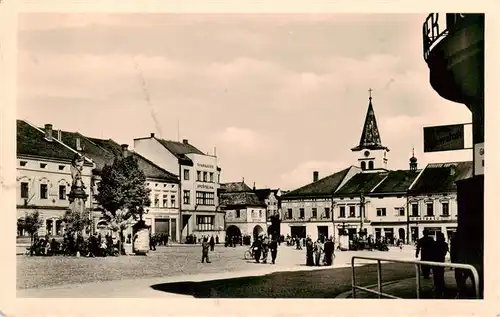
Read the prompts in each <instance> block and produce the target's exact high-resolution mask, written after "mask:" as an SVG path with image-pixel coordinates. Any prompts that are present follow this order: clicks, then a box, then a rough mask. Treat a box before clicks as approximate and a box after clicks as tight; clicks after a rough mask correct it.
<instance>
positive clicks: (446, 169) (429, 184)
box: [409, 161, 473, 194]
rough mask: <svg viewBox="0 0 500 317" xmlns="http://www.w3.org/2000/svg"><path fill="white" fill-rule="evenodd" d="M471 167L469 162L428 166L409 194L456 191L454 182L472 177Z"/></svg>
mask: <svg viewBox="0 0 500 317" xmlns="http://www.w3.org/2000/svg"><path fill="white" fill-rule="evenodd" d="M472 166H473V162H471V161H466V162H448V163H432V164H428V165H427V166H426V167H425V169H424V170H423V171H422V173H421V175H420V177H419V178H418V180H417V181H416V182H415V185H413V187H412V188H411V189H410V191H409V192H410V194H419V193H443V192H452V191H456V190H457V186H456V184H455V182H456V181H458V180H461V179H465V178H469V177H472Z"/></svg>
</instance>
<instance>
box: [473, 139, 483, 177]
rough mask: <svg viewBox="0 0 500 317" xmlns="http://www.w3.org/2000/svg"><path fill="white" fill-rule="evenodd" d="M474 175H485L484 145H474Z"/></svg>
mask: <svg viewBox="0 0 500 317" xmlns="http://www.w3.org/2000/svg"><path fill="white" fill-rule="evenodd" d="M474 175H484V143H477V144H474Z"/></svg>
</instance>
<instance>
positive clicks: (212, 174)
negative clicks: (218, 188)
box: [210, 173, 214, 183]
mask: <svg viewBox="0 0 500 317" xmlns="http://www.w3.org/2000/svg"><path fill="white" fill-rule="evenodd" d="M213 182H214V173H210V183H213Z"/></svg>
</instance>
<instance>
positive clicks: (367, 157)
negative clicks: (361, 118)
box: [351, 89, 389, 171]
mask: <svg viewBox="0 0 500 317" xmlns="http://www.w3.org/2000/svg"><path fill="white" fill-rule="evenodd" d="M368 91H369V93H370V103H369V104H368V111H367V112H366V118H365V124H364V126H363V132H362V133H361V139H360V140H359V145H358V146H356V147H354V148H352V149H351V151H353V152H359V158H358V163H359V167H361V169H362V170H363V171H371V170H380V169H387V152H389V149H388V148H387V147H385V146H383V145H382V140H381V139H380V133H379V131H378V127H377V120H376V119H375V112H374V111H373V105H372V89H369V90H368Z"/></svg>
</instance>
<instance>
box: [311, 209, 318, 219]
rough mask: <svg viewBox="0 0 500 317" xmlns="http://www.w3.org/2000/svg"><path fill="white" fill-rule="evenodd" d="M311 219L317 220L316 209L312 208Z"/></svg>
mask: <svg viewBox="0 0 500 317" xmlns="http://www.w3.org/2000/svg"><path fill="white" fill-rule="evenodd" d="M312 217H313V218H317V217H318V208H313V209H312Z"/></svg>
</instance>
